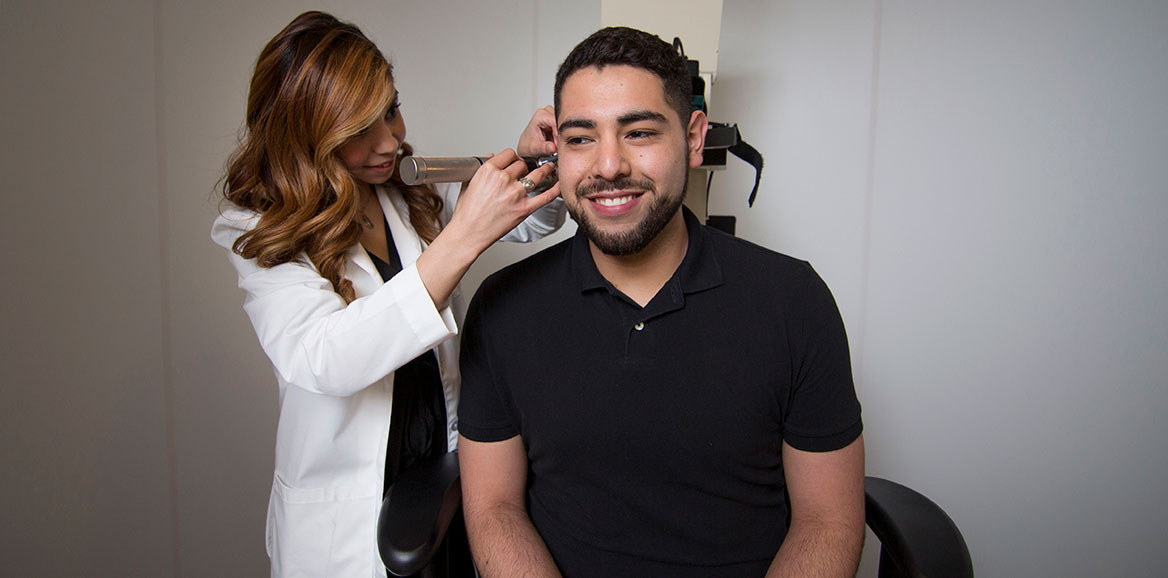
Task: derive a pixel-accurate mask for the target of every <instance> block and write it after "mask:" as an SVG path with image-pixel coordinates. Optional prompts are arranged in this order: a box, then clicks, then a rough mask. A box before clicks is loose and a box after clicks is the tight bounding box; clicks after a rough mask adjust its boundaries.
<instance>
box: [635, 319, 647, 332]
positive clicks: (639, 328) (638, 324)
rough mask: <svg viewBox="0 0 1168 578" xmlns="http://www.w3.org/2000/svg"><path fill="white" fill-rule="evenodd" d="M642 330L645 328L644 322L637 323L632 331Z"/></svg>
mask: <svg viewBox="0 0 1168 578" xmlns="http://www.w3.org/2000/svg"><path fill="white" fill-rule="evenodd" d="M644 328H645V322H644V321H638V322H637V324H636V325H634V326H633V329H636V330H637V331H640V330H642V329H644Z"/></svg>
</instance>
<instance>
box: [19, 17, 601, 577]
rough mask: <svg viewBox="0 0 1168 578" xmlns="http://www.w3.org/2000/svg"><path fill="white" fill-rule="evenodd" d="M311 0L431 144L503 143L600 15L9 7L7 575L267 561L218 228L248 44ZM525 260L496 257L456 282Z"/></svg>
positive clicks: (246, 374) (251, 375) (267, 417)
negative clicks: (336, 20)
mask: <svg viewBox="0 0 1168 578" xmlns="http://www.w3.org/2000/svg"><path fill="white" fill-rule="evenodd" d="M310 8H319V9H324V10H329V11H333V12H334V13H335V14H337V15H338V16H340V17H342V18H344V19H348V20H352V21H354V22H355V23H357V24H358V25H359V26H361V27H362V28H363V29H364V30H365V31H366V32H367V33H368V34H369V35H370V36H371V37H372V38H373V39H374V40H375V41H376V42H378V43H379V45H380V46H381V47H382V48H383V50H385V51H386V52H387V54H389V55H390V56H391V58H393V59H394V61H395V64H396V71H397V79H398V83H399V88H400V89H401V91H402V96H403V101H404V109H403V114H404V115H405V119H406V123H407V126H408V129H409V139H410V140H411V141H412V142H414V143H415V144H416V145H418V146H419V147H420V148H422V149H423V150H428V151H431V152H435V153H441V154H483V153H486V152H492V151H497V150H500V149H502V148H504V147H508V146H514V144H515V140H516V137H517V136H518V133H519V131H520V130H521V129H522V128H523V126H524V124H525V123H526V122H527V119H528V118H529V116H530V114H531V111H532V110H533V109H534V108H535V107H536V105H537V103H538V104H540V105H542V104H550V103H551V84H552V75H553V73H554V67H555V66H556V65H557V64H558V63H559V61H560V60H561V59H562V58H563V56H564V54H566V52H567V50H568V49H569V48H570V47H571V46H572V45H573V44H574V43H575V42H576V41H578V40H579V39H580V38H583V37H584V36H585V35H586V34H588V33H590V32H591V31H592V30H594V29H595V28H596V27H597V26H599V19H600V8H599V4H598V3H596V2H582V3H573V4H572V5H570V6H561V5H560V3H555V2H545V1H543V0H511V1H507V2H494V3H482V4H481V5H480V3H468V2H457V1H453V0H448V1H437V2H425V3H423V2H404V1H401V2H377V1H372V0H369V1H362V2H339V1H337V2H324V3H319V2H317V3H311V4H310V3H307V2H294V3H289V2H277V1H275V0H271V1H265V0H255V1H251V2H245V3H242V4H240V3H238V2H228V1H226V0H211V1H206V2H197V3H195V2H192V3H187V2H168V1H165V0H156V1H153V2H148V1H144V0H143V1H137V2H130V1H115V2H103V3H97V4H95V3H89V2H67V1H64V2H62V1H58V2H39V1H34V0H16V1H9V0H6V1H5V2H3V3H2V4H0V54H2V56H0V58H2V59H3V60H2V65H0V66H2V68H0V74H2V77H3V78H4V82H3V101H2V106H3V110H4V114H3V116H2V120H0V122H2V123H3V124H0V128H2V130H0V134H2V135H3V136H2V137H0V138H2V141H0V142H3V143H4V148H3V154H2V155H0V159H2V160H0V162H2V163H3V165H0V166H2V168H3V171H2V174H4V180H3V185H2V186H3V191H4V193H3V211H0V219H2V221H0V222H2V223H3V228H2V230H0V235H2V237H0V238H2V239H3V241H4V247H6V248H7V250H8V253H7V254H8V258H7V260H6V267H5V277H4V278H5V281H6V283H5V284H4V289H3V291H4V298H3V299H2V300H0V303H3V306H2V307H3V309H2V311H3V317H2V319H0V322H2V325H3V329H2V333H0V335H2V336H3V347H2V348H0V355H2V356H3V357H2V359H3V364H2V371H3V374H2V375H3V382H2V389H0V395H2V396H3V397H2V398H0V435H2V437H3V442H2V444H0V447H2V448H3V449H2V451H3V454H2V458H3V461H2V463H4V464H5V466H4V467H3V468H2V469H0V487H3V488H4V490H5V491H4V498H3V500H4V502H3V504H4V506H3V510H2V511H3V512H4V516H2V517H0V520H2V521H0V575H5V576H65V575H86V576H95V577H105V576H108V577H122V576H184V577H198V576H241V577H242V576H261V575H264V574H266V572H267V558H266V556H265V554H264V546H263V526H264V512H265V509H266V506H267V493H268V487H269V484H270V482H271V468H272V451H273V442H274V436H275V431H274V430H275V417H276V403H277V400H276V388H275V381H274V378H273V376H272V374H271V367H270V365H268V364H267V362H266V360H265V358H264V356H263V354H262V352H261V351H260V350H259V347H258V345H257V344H256V340H255V336H254V334H253V333H252V330H251V328H250V326H249V325H248V323H247V320H246V318H245V316H244V315H243V311H242V309H241V304H242V298H243V296H242V294H241V293H240V292H239V290H238V289H236V287H235V277H234V273H233V272H232V271H231V269H230V267H229V266H228V265H227V262H226V256H225V255H224V254H223V253H222V251H221V250H220V249H218V248H217V247H215V246H214V245H213V244H212V243H211V241H210V239H209V230H210V223H211V220H212V218H213V217H214V215H215V211H216V208H215V202H214V199H213V191H214V188H215V184H216V181H217V180H218V179H219V178H220V176H221V173H222V169H223V162H224V159H225V157H226V156H227V154H228V153H229V152H230V151H231V149H232V147H233V145H234V142H235V138H236V134H237V130H238V129H239V127H240V124H241V121H242V117H243V108H244V99H245V96H246V90H247V81H248V76H249V74H250V68H251V66H252V65H253V63H254V61H255V57H256V55H257V54H258V52H259V50H260V48H261V47H262V46H263V44H264V43H265V42H266V41H267V39H268V38H270V37H271V36H272V35H273V34H275V33H276V32H277V31H278V30H279V29H280V28H281V27H282V26H283V25H284V24H286V23H287V22H288V21H289V20H291V19H292V17H294V16H295V15H296V14H298V13H300V12H301V11H303V10H306V9H310ZM487 23H490V24H489V25H487ZM545 243H546V241H545ZM530 250H531V248H530V247H518V248H517V247H507V248H505V249H504V250H493V251H492V252H491V254H489V255H488V256H487V257H486V258H485V259H484V261H482V262H480V263H479V264H478V265H476V267H475V269H474V270H473V271H472V273H471V276H470V277H468V280H467V281H468V282H467V285H466V287H465V289H466V290H467V291H473V289H474V287H475V286H477V284H478V282H479V280H481V278H482V277H483V276H485V275H486V274H487V273H489V272H490V271H493V270H494V269H495V268H498V267H499V266H501V265H502V264H504V263H507V262H509V261H510V260H513V259H516V258H519V257H520V256H522V255H525V254H527V252H529V251H530Z"/></svg>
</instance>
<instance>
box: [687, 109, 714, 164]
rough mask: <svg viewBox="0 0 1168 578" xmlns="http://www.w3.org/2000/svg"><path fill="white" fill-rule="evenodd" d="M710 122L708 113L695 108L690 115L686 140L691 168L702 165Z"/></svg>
mask: <svg viewBox="0 0 1168 578" xmlns="http://www.w3.org/2000/svg"><path fill="white" fill-rule="evenodd" d="M709 128H710V123H709V121H707V120H706V113H704V112H702V111H700V110H695V111H693V113H691V114H690V115H689V126H687V127H686V135H685V136H686V141H687V147H688V150H689V168H691V169H696V168H698V167H700V166H702V150H703V149H704V148H706V131H707V130H709Z"/></svg>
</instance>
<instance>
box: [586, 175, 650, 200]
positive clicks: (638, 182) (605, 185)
mask: <svg viewBox="0 0 1168 578" xmlns="http://www.w3.org/2000/svg"><path fill="white" fill-rule="evenodd" d="M638 189H639V190H644V191H650V192H655V191H656V190H657V188H656V187H655V186H653V181H651V180H649V179H634V178H632V177H621V178H619V179H616V180H613V181H610V180H607V179H592V180H590V181H588V182H586V183H584V184H582V185H580V186H578V187H576V196H578V197H583V196H587V195H592V194H596V193H602V192H604V191H626V190H638Z"/></svg>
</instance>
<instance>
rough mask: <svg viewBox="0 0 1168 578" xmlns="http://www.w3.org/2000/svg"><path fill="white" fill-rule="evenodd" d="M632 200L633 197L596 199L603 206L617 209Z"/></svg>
mask: <svg viewBox="0 0 1168 578" xmlns="http://www.w3.org/2000/svg"><path fill="white" fill-rule="evenodd" d="M631 200H633V197H632V196H628V197H616V198H612V199H608V198H599V199H596V202H597V203H600V204H601V205H604V206H606V207H616V206H618V205H623V204H625V203H627V202H629V201H631Z"/></svg>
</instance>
